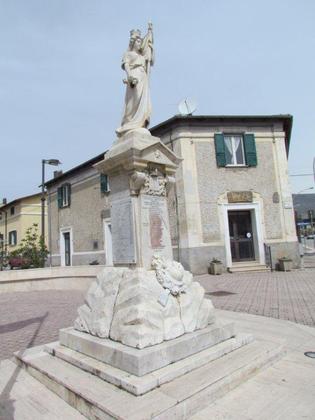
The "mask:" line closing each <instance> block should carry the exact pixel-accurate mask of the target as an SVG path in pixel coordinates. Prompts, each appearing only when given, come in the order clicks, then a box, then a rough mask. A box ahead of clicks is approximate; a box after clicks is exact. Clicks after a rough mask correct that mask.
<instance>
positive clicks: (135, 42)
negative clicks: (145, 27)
mask: <svg viewBox="0 0 315 420" xmlns="http://www.w3.org/2000/svg"><path fill="white" fill-rule="evenodd" d="M141 44H142V38H141V31H139V29H132V31H130V41H129V49H130V50H133V49H136V50H137V51H139V50H140V48H141Z"/></svg>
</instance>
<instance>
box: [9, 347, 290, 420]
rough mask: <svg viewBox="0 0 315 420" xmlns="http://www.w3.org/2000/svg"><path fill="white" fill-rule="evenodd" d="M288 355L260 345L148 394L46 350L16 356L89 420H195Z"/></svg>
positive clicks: (218, 360) (278, 349)
mask: <svg viewBox="0 0 315 420" xmlns="http://www.w3.org/2000/svg"><path fill="white" fill-rule="evenodd" d="M283 353H284V351H283V348H282V346H280V345H279V344H275V343H273V342H267V341H254V342H252V343H250V344H248V345H246V346H243V347H242V348H240V349H237V350H235V351H233V352H231V353H229V354H227V355H225V356H223V357H221V358H219V359H217V360H215V361H214V362H208V363H206V364H205V365H203V366H201V367H199V368H197V369H195V370H193V371H191V372H189V373H187V374H185V375H183V376H180V377H178V378H176V379H174V380H173V381H171V382H169V383H166V384H164V385H161V386H160V387H159V388H157V389H155V390H153V391H150V392H148V393H146V394H145V395H142V396H135V395H132V394H130V393H129V392H126V391H125V390H123V389H119V388H118V387H116V386H114V385H112V384H109V383H107V382H105V381H104V380H102V379H100V378H98V377H97V376H95V375H92V374H90V373H88V372H85V371H84V370H82V369H80V368H78V367H76V366H73V365H72V364H70V363H67V362H65V361H63V360H61V359H59V358H57V357H53V356H51V355H50V354H48V353H47V352H44V351H43V350H42V349H40V350H39V351H38V352H37V353H36V352H34V351H32V352H29V351H28V350H27V351H26V352H24V353H23V354H22V355H21V354H16V357H17V359H18V361H19V363H20V364H21V365H22V366H23V367H24V368H25V369H26V370H27V371H28V372H29V373H30V374H31V375H32V376H34V377H35V378H36V379H38V380H39V381H40V382H42V383H43V384H44V385H46V386H47V387H48V388H49V389H50V390H52V391H53V392H55V393H56V394H57V395H59V396H60V397H61V398H62V399H64V400H65V401H66V402H67V403H68V404H70V405H72V406H73V407H74V408H76V409H77V410H78V411H80V412H81V413H82V414H83V415H84V416H86V417H87V418H88V419H94V420H96V419H109V418H115V419H128V420H139V419H151V418H155V419H157V418H158V419H160V420H161V419H169V418H171V417H174V418H189V416H191V415H193V414H194V413H196V412H198V411H199V410H201V409H203V408H204V407H205V406H206V405H208V404H209V403H210V402H213V401H214V400H215V399H217V398H219V397H221V396H223V395H224V394H226V393H227V392H228V391H230V390H232V389H233V388H235V387H236V386H238V385H239V384H240V383H242V382H244V381H245V380H247V379H248V378H250V377H252V376H253V375H255V374H256V373H258V372H259V371H261V369H263V368H265V367H267V366H270V365H271V364H272V363H274V362H275V361H276V360H278V359H279V358H280V357H281V356H282V355H283ZM195 356H197V355H195Z"/></svg>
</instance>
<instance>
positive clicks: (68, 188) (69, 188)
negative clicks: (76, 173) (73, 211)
mask: <svg viewBox="0 0 315 420" xmlns="http://www.w3.org/2000/svg"><path fill="white" fill-rule="evenodd" d="M66 185H67V192H68V207H70V205H71V184H66Z"/></svg>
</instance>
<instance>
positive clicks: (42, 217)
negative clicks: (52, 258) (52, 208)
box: [41, 159, 61, 244]
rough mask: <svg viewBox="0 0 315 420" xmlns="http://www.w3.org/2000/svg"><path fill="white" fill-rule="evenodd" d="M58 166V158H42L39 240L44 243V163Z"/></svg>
mask: <svg viewBox="0 0 315 420" xmlns="http://www.w3.org/2000/svg"><path fill="white" fill-rule="evenodd" d="M46 164H47V165H53V166H58V165H60V164H61V162H60V160H58V159H42V196H41V202H42V206H41V240H42V243H43V244H44V243H45V201H46V196H45V165H46Z"/></svg>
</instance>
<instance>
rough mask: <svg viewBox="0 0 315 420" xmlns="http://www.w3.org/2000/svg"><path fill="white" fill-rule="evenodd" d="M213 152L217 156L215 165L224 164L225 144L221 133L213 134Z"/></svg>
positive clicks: (221, 165)
mask: <svg viewBox="0 0 315 420" xmlns="http://www.w3.org/2000/svg"><path fill="white" fill-rule="evenodd" d="M214 144H215V153H216V158H217V165H218V166H219V167H224V166H226V157H225V144H224V135H223V133H216V134H215V135H214Z"/></svg>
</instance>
